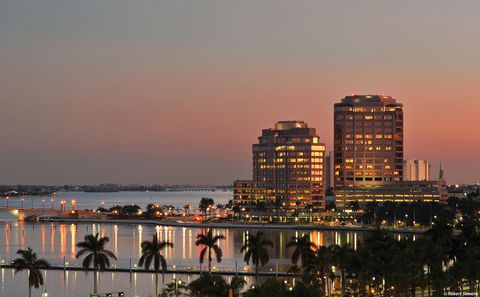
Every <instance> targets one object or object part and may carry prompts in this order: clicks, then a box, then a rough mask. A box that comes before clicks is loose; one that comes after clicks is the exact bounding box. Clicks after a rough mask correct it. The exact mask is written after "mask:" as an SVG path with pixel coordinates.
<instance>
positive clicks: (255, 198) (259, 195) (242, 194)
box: [233, 180, 265, 210]
mask: <svg viewBox="0 0 480 297" xmlns="http://www.w3.org/2000/svg"><path fill="white" fill-rule="evenodd" d="M233 200H234V201H235V202H236V203H239V204H241V205H242V206H243V207H245V208H246V209H248V210H250V209H251V208H256V206H257V204H258V203H264V202H265V190H264V189H263V188H259V187H257V183H256V182H254V181H253V180H236V181H234V182H233Z"/></svg>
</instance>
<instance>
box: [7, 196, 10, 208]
mask: <svg viewBox="0 0 480 297" xmlns="http://www.w3.org/2000/svg"><path fill="white" fill-rule="evenodd" d="M8 200H10V197H7V208H8Z"/></svg>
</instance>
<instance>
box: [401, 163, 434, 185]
mask: <svg viewBox="0 0 480 297" xmlns="http://www.w3.org/2000/svg"><path fill="white" fill-rule="evenodd" d="M431 169H432V166H431V165H430V163H429V162H428V161H427V160H404V161H403V180H407V181H422V180H423V181H424V180H430V172H431Z"/></svg>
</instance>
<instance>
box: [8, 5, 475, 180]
mask: <svg viewBox="0 0 480 297" xmlns="http://www.w3.org/2000/svg"><path fill="white" fill-rule="evenodd" d="M479 11H480V2H479V1H477V0H472V1H468V0H466V1H462V2H461V3H460V2H455V1H446V0H445V1H444V0H425V1H416V0H404V1H385V0H378V1H371V0H363V1H344V0H335V1H320V0H312V1H287V0H263V1H253V0H246V1H228V0H227V1H225V0H218V1H211V0H201V1H193V0H191V1H182V0H175V1H173V0H172V1H160V0H138V1H131V0H83V1H65V0H58V1H53V0H3V1H1V2H0V40H1V42H0V139H1V140H0V184H18V183H21V184H98V183H109V182H114V183H160V184H164V183H174V184H179V183H194V184H207V183H208V184H211V183H215V184H229V183H231V182H232V181H233V180H235V179H246V178H249V177H250V176H251V163H252V161H251V145H252V144H253V143H254V142H255V141H256V140H257V137H258V136H259V135H260V134H261V130H262V129H264V128H268V127H273V125H274V123H275V122H276V121H278V120H304V121H307V122H308V123H309V125H310V126H311V127H315V128H317V133H318V135H319V136H320V137H321V139H322V140H323V141H324V142H325V143H326V145H327V149H330V150H331V149H332V145H333V143H332V135H333V104H334V103H335V102H338V101H339V100H340V99H341V98H343V97H344V96H346V95H351V94H387V95H391V96H393V97H394V98H396V99H397V100H398V101H399V102H401V103H403V104H404V112H405V157H406V158H407V159H427V160H429V161H430V162H431V163H432V164H433V166H434V167H433V168H434V173H435V175H436V171H437V170H438V164H439V163H440V161H441V160H443V163H444V168H445V174H446V177H447V181H448V182H449V183H462V182H465V183H470V182H477V181H479V180H480V154H479V153H480V137H479V133H478V127H479V111H480V100H479V99H480V98H479V94H480V56H479V53H480V38H479V36H480V17H479V15H478V12H479Z"/></svg>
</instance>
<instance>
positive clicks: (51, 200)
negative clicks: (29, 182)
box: [50, 198, 53, 211]
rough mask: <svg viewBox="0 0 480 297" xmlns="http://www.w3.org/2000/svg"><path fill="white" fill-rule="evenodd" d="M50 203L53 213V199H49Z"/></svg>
mask: <svg viewBox="0 0 480 297" xmlns="http://www.w3.org/2000/svg"><path fill="white" fill-rule="evenodd" d="M50 202H52V211H53V198H52V199H50Z"/></svg>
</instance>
